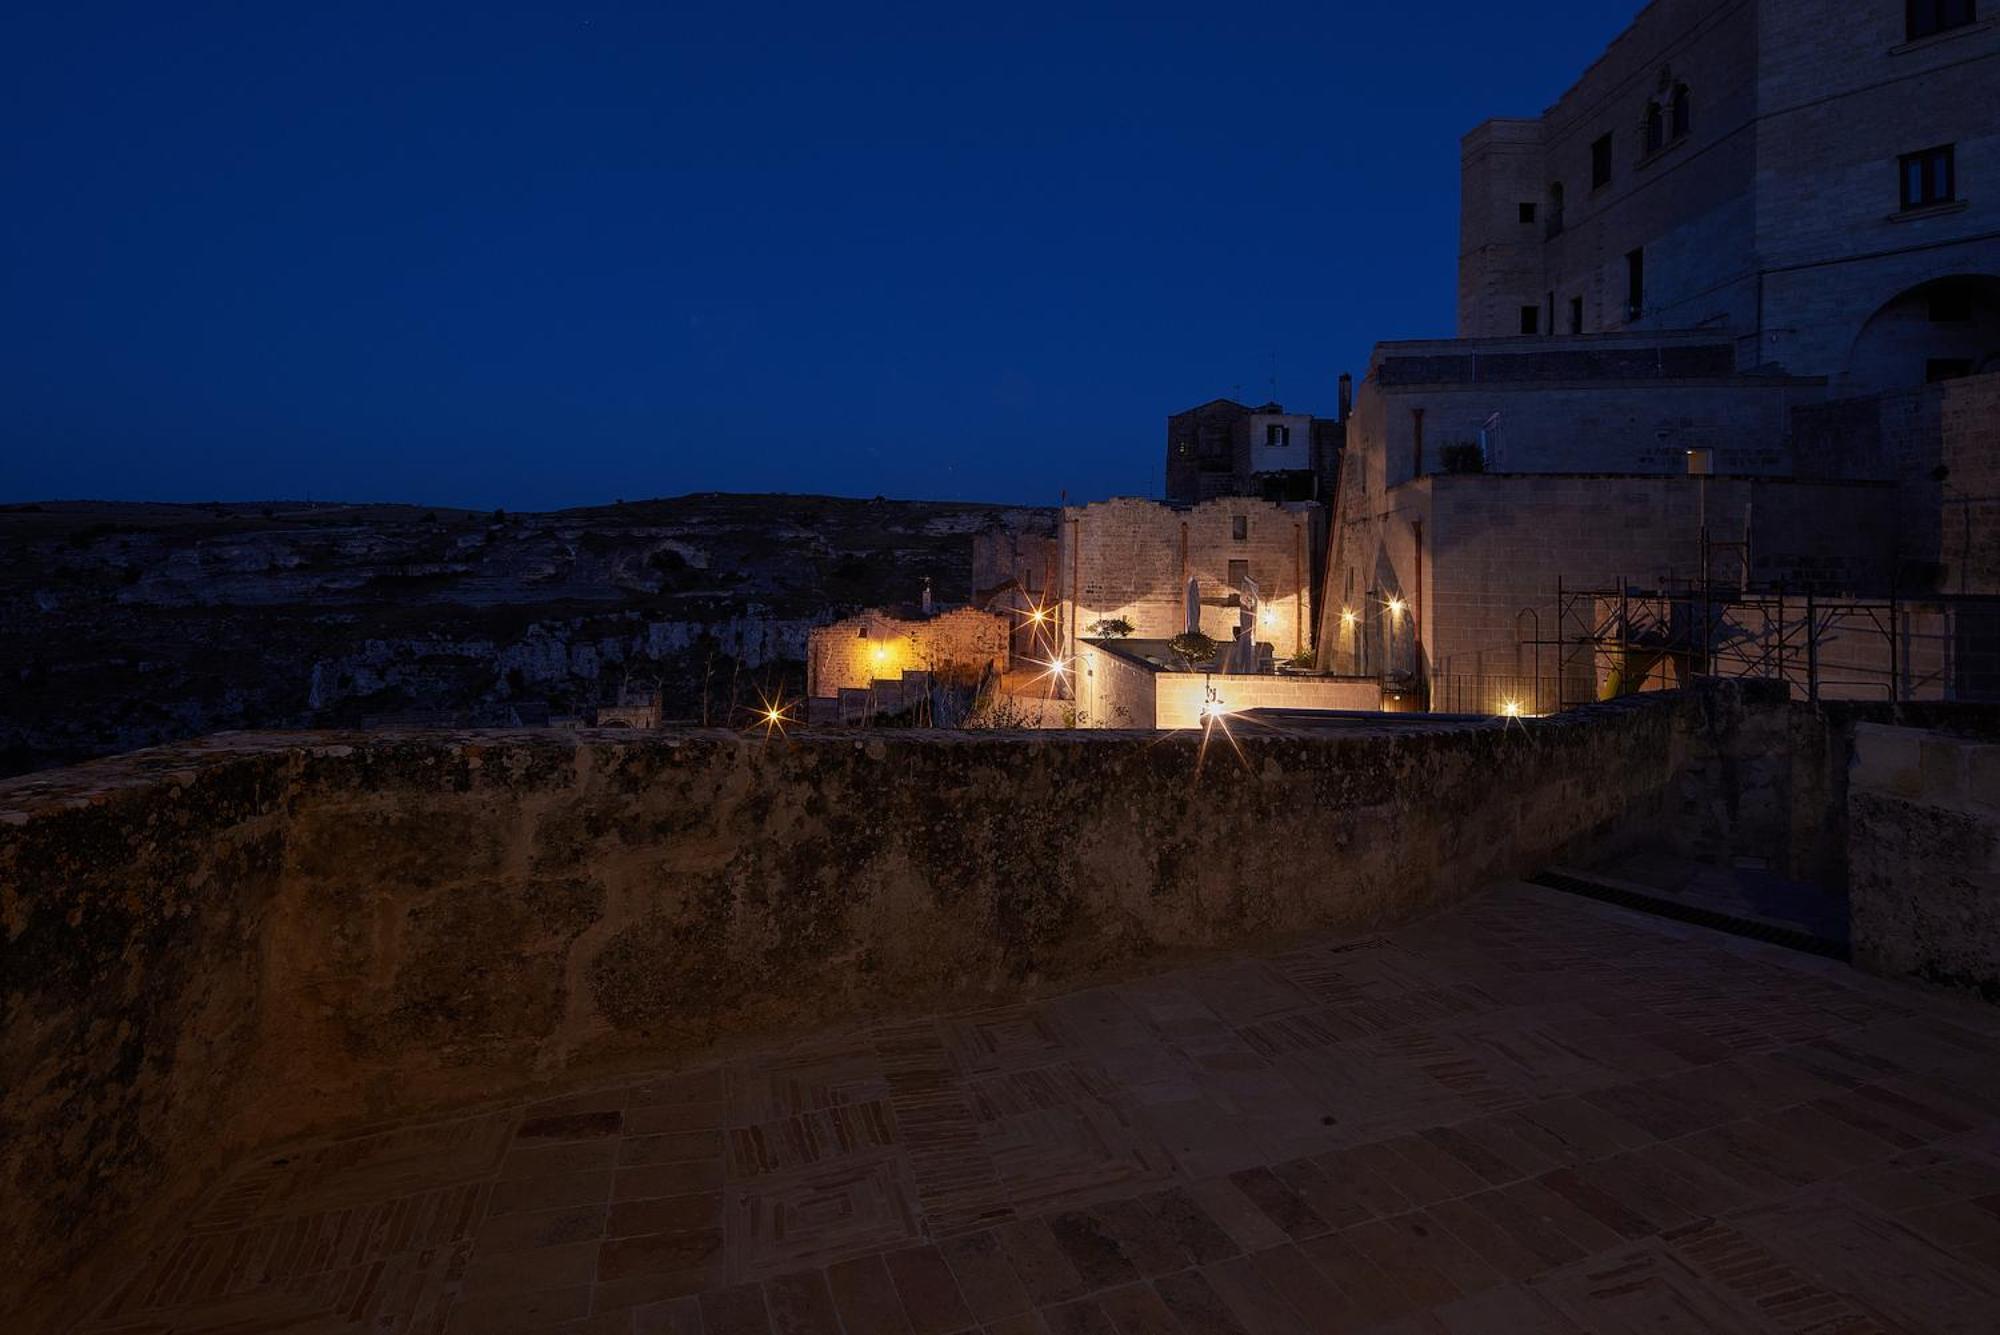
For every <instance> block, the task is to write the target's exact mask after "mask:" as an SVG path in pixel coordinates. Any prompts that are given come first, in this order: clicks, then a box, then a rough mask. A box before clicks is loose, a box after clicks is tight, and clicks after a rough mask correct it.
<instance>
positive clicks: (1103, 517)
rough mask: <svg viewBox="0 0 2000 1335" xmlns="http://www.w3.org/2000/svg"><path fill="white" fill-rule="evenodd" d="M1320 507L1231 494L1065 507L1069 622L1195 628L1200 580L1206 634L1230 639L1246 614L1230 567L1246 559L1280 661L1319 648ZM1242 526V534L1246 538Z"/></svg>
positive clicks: (1164, 634)
mask: <svg viewBox="0 0 2000 1335" xmlns="http://www.w3.org/2000/svg"><path fill="white" fill-rule="evenodd" d="M1317 509H1318V507H1317V506H1314V505H1312V504H1310V503H1279V502H1275V501H1262V500H1253V499H1250V498H1248V497H1225V498H1223V499H1220V500H1213V501H1204V502H1202V503H1201V504H1200V505H1194V506H1187V507H1175V506H1168V505H1161V504H1160V503H1158V502H1156V501H1143V500H1134V499H1131V498H1126V497H1120V498H1118V499H1115V500H1109V501H1099V502H1096V503H1094V504H1091V505H1085V506H1071V507H1069V508H1068V509H1066V510H1064V511H1063V523H1062V559H1061V569H1060V572H1059V574H1060V578H1061V580H1062V585H1061V588H1062V596H1063V600H1064V606H1065V612H1066V616H1067V617H1068V625H1069V626H1071V627H1072V628H1073V629H1074V632H1075V634H1076V636H1077V637H1078V638H1083V637H1087V636H1089V635H1090V634H1091V633H1092V632H1091V626H1092V624H1093V623H1095V622H1097V621H1100V620H1109V619H1114V618H1120V617H1122V618H1124V619H1125V620H1126V621H1129V622H1130V623H1131V624H1132V631H1131V634H1132V635H1134V636H1135V637H1137V638H1139V639H1158V640H1167V639H1172V638H1173V637H1174V636H1176V635H1178V634H1180V633H1181V632H1182V631H1183V630H1185V629H1186V628H1187V613H1186V603H1187V581H1188V580H1189V579H1190V578H1192V579H1195V580H1198V581H1200V586H1201V588H1200V593H1201V628H1202V630H1203V632H1204V633H1205V634H1207V635H1209V636H1210V637H1212V638H1214V639H1216V640H1219V641H1221V642H1223V643H1225V644H1226V643H1228V641H1229V640H1230V639H1231V638H1232V637H1233V636H1234V634H1235V627H1236V626H1237V624H1238V621H1239V618H1240V612H1239V610H1238V608H1237V606H1236V602H1235V600H1236V591H1235V588H1234V586H1233V585H1232V584H1231V582H1230V562H1232V561H1241V562H1243V563H1245V566H1246V568H1247V573H1248V574H1249V576H1250V578H1252V579H1254V580H1256V581H1257V586H1258V589H1259V592H1260V593H1261V594H1262V596H1263V598H1264V603H1265V607H1264V609H1263V611H1264V613H1265V614H1266V615H1264V616H1261V617H1260V618H1259V621H1258V624H1257V630H1256V635H1257V639H1258V640H1259V641H1261V642H1263V643H1265V644H1269V645H1270V646H1271V647H1272V650H1273V652H1274V653H1276V655H1277V656H1278V657H1280V658H1286V657H1290V656H1291V655H1292V654H1294V653H1296V652H1297V651H1298V650H1299V649H1301V648H1307V647H1310V646H1311V644H1312V588H1311V584H1312V566H1311V562H1312V523H1313V514H1314V512H1315V511H1316V510H1317ZM1238 521H1241V523H1240V529H1241V532H1242V534H1243V536H1242V537H1240V538H1239V537H1237V536H1236V534H1237V532H1238V531H1239V522H1238Z"/></svg>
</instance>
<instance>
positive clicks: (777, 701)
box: [750, 691, 798, 741]
mask: <svg viewBox="0 0 2000 1335" xmlns="http://www.w3.org/2000/svg"><path fill="white" fill-rule="evenodd" d="M758 694H759V696H760V699H759V702H758V706H757V714H756V717H755V719H754V721H753V722H752V723H751V725H750V726H751V727H753V728H754V727H756V726H758V725H759V724H762V725H763V728H764V737H765V739H766V740H767V741H768V740H769V739H770V737H771V734H773V733H776V734H778V735H779V736H783V735H784V732H785V725H786V724H787V723H795V722H797V721H798V720H796V719H794V718H793V717H792V707H791V706H790V705H788V704H786V703H785V698H784V696H782V695H778V696H766V695H763V693H762V692H761V691H760V692H759V693H758Z"/></svg>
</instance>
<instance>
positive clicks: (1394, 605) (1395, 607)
mask: <svg viewBox="0 0 2000 1335" xmlns="http://www.w3.org/2000/svg"><path fill="white" fill-rule="evenodd" d="M1389 615H1390V616H1392V617H1399V616H1401V615H1403V600H1402V599H1401V598H1391V599H1390V600H1389Z"/></svg>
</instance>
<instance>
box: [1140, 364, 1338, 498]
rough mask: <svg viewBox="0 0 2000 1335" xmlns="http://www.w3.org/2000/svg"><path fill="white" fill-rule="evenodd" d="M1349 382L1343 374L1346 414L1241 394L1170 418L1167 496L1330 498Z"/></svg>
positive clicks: (1216, 400) (1336, 465)
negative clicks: (1292, 407)
mask: <svg viewBox="0 0 2000 1335" xmlns="http://www.w3.org/2000/svg"><path fill="white" fill-rule="evenodd" d="M1348 384H1349V382H1348V379H1347V377H1345V376H1343V377H1341V417H1340V418H1325V417H1313V416H1311V415H1310V414H1307V413H1288V412H1286V411H1285V409H1284V406H1283V405H1282V404H1277V403H1266V404H1263V405H1261V406H1259V407H1255V408H1252V407H1249V406H1248V405H1246V404H1241V403H1238V402H1236V401H1235V400H1234V399H1211V400H1209V401H1208V402H1207V403H1203V404H1199V405H1197V406H1195V407H1193V408H1189V409H1188V410H1186V411H1185V412H1178V413H1175V414H1174V415H1173V416H1171V417H1169V418H1167V499H1168V500H1170V501H1180V502H1184V503H1187V504H1194V503H1196V502H1199V501H1208V500H1214V499H1216V498H1217V497H1219V496H1261V497H1263V498H1264V499H1266V500H1273V501H1319V502H1321V503H1326V502H1327V501H1328V500H1329V499H1330V498H1331V494H1332V485H1333V482H1334V479H1335V478H1336V476H1337V475H1338V469H1339V466H1340V446H1341V441H1342V440H1343V439H1344V434H1345V433H1344V431H1343V423H1342V420H1341V419H1342V418H1344V417H1345V416H1346V413H1347V389H1348Z"/></svg>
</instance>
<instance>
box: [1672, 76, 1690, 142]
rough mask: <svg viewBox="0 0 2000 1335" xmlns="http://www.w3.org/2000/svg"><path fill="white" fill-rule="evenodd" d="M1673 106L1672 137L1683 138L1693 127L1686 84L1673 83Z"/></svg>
mask: <svg viewBox="0 0 2000 1335" xmlns="http://www.w3.org/2000/svg"><path fill="white" fill-rule="evenodd" d="M1673 107H1674V110H1673V121H1674V130H1673V134H1674V138H1676V139H1685V138H1686V137H1687V133H1688V131H1689V130H1691V129H1693V128H1694V107H1693V104H1692V103H1691V102H1690V100H1689V98H1688V86H1687V85H1686V84H1684V83H1677V84H1675V85H1674V103H1673Z"/></svg>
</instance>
